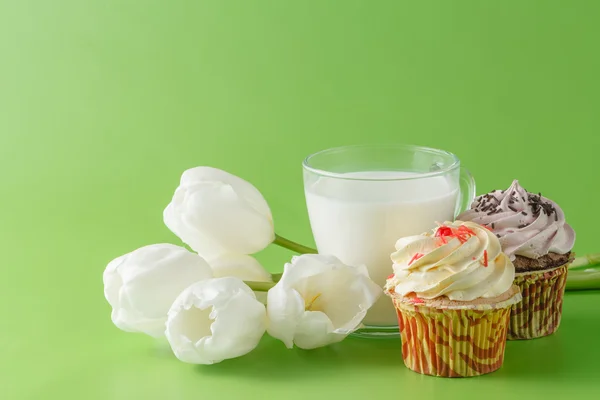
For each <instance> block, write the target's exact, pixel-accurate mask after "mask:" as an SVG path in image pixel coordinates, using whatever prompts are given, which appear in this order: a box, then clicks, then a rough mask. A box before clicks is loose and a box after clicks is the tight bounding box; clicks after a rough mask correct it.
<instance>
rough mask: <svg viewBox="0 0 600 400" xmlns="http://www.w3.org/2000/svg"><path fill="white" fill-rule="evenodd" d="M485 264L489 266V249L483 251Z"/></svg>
mask: <svg viewBox="0 0 600 400" xmlns="http://www.w3.org/2000/svg"><path fill="white" fill-rule="evenodd" d="M483 266H484V267H487V266H488V255H487V250H484V251H483Z"/></svg>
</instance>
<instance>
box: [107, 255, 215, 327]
mask: <svg viewBox="0 0 600 400" xmlns="http://www.w3.org/2000/svg"><path fill="white" fill-rule="evenodd" d="M211 277H212V271H211V269H210V266H209V265H208V263H207V262H206V261H204V259H203V258H202V257H200V256H198V255H197V254H194V253H191V252H189V251H188V250H186V249H184V248H183V247H179V246H175V245H172V244H167V243H163V244H153V245H150V246H145V247H142V248H139V249H137V250H134V251H132V252H131V253H128V254H125V255H123V256H121V257H118V258H116V259H114V260H113V261H111V262H110V263H109V264H108V266H107V267H106V269H105V270H104V275H103V280H104V295H105V297H106V299H107V300H108V302H109V303H110V305H111V306H112V308H113V310H112V315H111V317H112V321H113V323H114V324H115V325H116V326H117V327H118V328H120V329H122V330H124V331H128V332H143V333H146V334H148V335H151V336H154V337H160V336H162V335H163V334H164V332H165V322H166V320H167V312H168V311H169V308H170V307H171V304H173V301H174V300H175V299H176V298H177V296H178V295H179V294H180V293H181V292H182V291H183V290H184V289H185V288H187V287H188V286H190V285H191V284H192V283H194V282H197V281H200V280H203V279H207V278H211Z"/></svg>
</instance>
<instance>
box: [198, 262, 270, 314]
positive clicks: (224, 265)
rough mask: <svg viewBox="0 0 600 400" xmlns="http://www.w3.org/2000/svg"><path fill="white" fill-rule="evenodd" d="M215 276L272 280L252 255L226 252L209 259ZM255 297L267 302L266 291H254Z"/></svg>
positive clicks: (244, 279) (259, 280) (249, 279)
mask: <svg viewBox="0 0 600 400" xmlns="http://www.w3.org/2000/svg"><path fill="white" fill-rule="evenodd" d="M209 263H210V266H211V267H212V269H213V275H214V277H215V278H221V277H225V276H234V277H236V278H239V279H241V280H243V281H250V282H273V277H272V276H271V274H270V273H268V272H267V271H266V270H265V269H264V268H263V267H262V265H260V263H259V262H258V260H256V259H255V258H254V257H252V256H246V255H242V254H226V255H223V256H220V257H217V258H216V259H214V260H211V261H210V262H209ZM254 294H255V295H256V299H257V300H258V301H260V302H261V303H263V304H267V292H266V291H264V292H263V291H260V292H254Z"/></svg>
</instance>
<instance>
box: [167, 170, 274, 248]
mask: <svg viewBox="0 0 600 400" xmlns="http://www.w3.org/2000/svg"><path fill="white" fill-rule="evenodd" d="M163 216H164V222H165V224H166V225H167V227H168V228H169V229H170V230H171V231H173V233H175V234H176V235H177V236H179V238H180V239H181V240H182V241H183V242H184V243H187V244H188V245H189V246H190V247H191V248H192V249H193V250H195V251H197V252H198V254H200V255H201V256H203V257H205V258H207V259H212V258H214V257H217V256H220V255H223V254H226V253H234V254H253V253H256V252H258V251H260V250H262V249H264V248H265V247H267V246H268V245H269V244H270V243H272V242H273V240H274V239H275V232H274V228H273V218H272V216H271V210H270V209H269V205H268V204H267V202H266V201H265V199H264V197H263V196H262V194H261V193H260V192H259V191H258V189H256V188H255V187H254V186H253V185H252V184H250V183H249V182H247V181H245V180H243V179H241V178H239V177H237V176H235V175H232V174H230V173H228V172H225V171H222V170H219V169H216V168H211V167H196V168H192V169H189V170H187V171H185V172H184V173H183V175H182V176H181V182H180V185H179V187H178V188H177V190H176V191H175V194H174V195H173V199H172V200H171V203H169V205H168V206H167V208H165V211H164V214H163Z"/></svg>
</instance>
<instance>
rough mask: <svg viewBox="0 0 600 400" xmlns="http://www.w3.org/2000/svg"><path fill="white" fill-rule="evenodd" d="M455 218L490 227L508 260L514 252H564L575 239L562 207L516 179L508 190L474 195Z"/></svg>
mask: <svg viewBox="0 0 600 400" xmlns="http://www.w3.org/2000/svg"><path fill="white" fill-rule="evenodd" d="M458 219H460V220H463V221H473V222H476V223H478V224H482V225H486V226H488V227H489V228H491V229H492V231H493V232H494V233H495V234H496V236H498V237H499V238H500V244H501V245H502V249H503V251H504V252H505V253H506V254H507V255H508V256H509V257H510V259H511V260H514V259H515V255H520V256H524V257H528V258H539V257H541V256H544V255H546V254H548V253H550V252H552V253H558V254H566V253H568V252H569V251H571V249H572V248H573V245H574V243H575V231H574V230H573V228H571V226H570V225H569V224H567V223H566V221H565V214H564V213H563V211H562V209H561V208H560V207H559V206H558V205H557V204H556V203H554V202H553V201H552V200H549V199H547V198H545V197H543V196H541V194H533V193H529V192H527V191H526V190H525V189H523V188H522V187H521V186H520V185H519V181H517V180H515V181H513V183H512V185H511V186H510V187H509V188H508V189H507V190H495V191H493V192H491V193H488V194H485V195H483V196H479V197H477V198H476V199H475V201H474V202H473V204H472V205H471V209H470V210H467V211H465V212H464V213H462V214H461V215H459V216H458Z"/></svg>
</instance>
